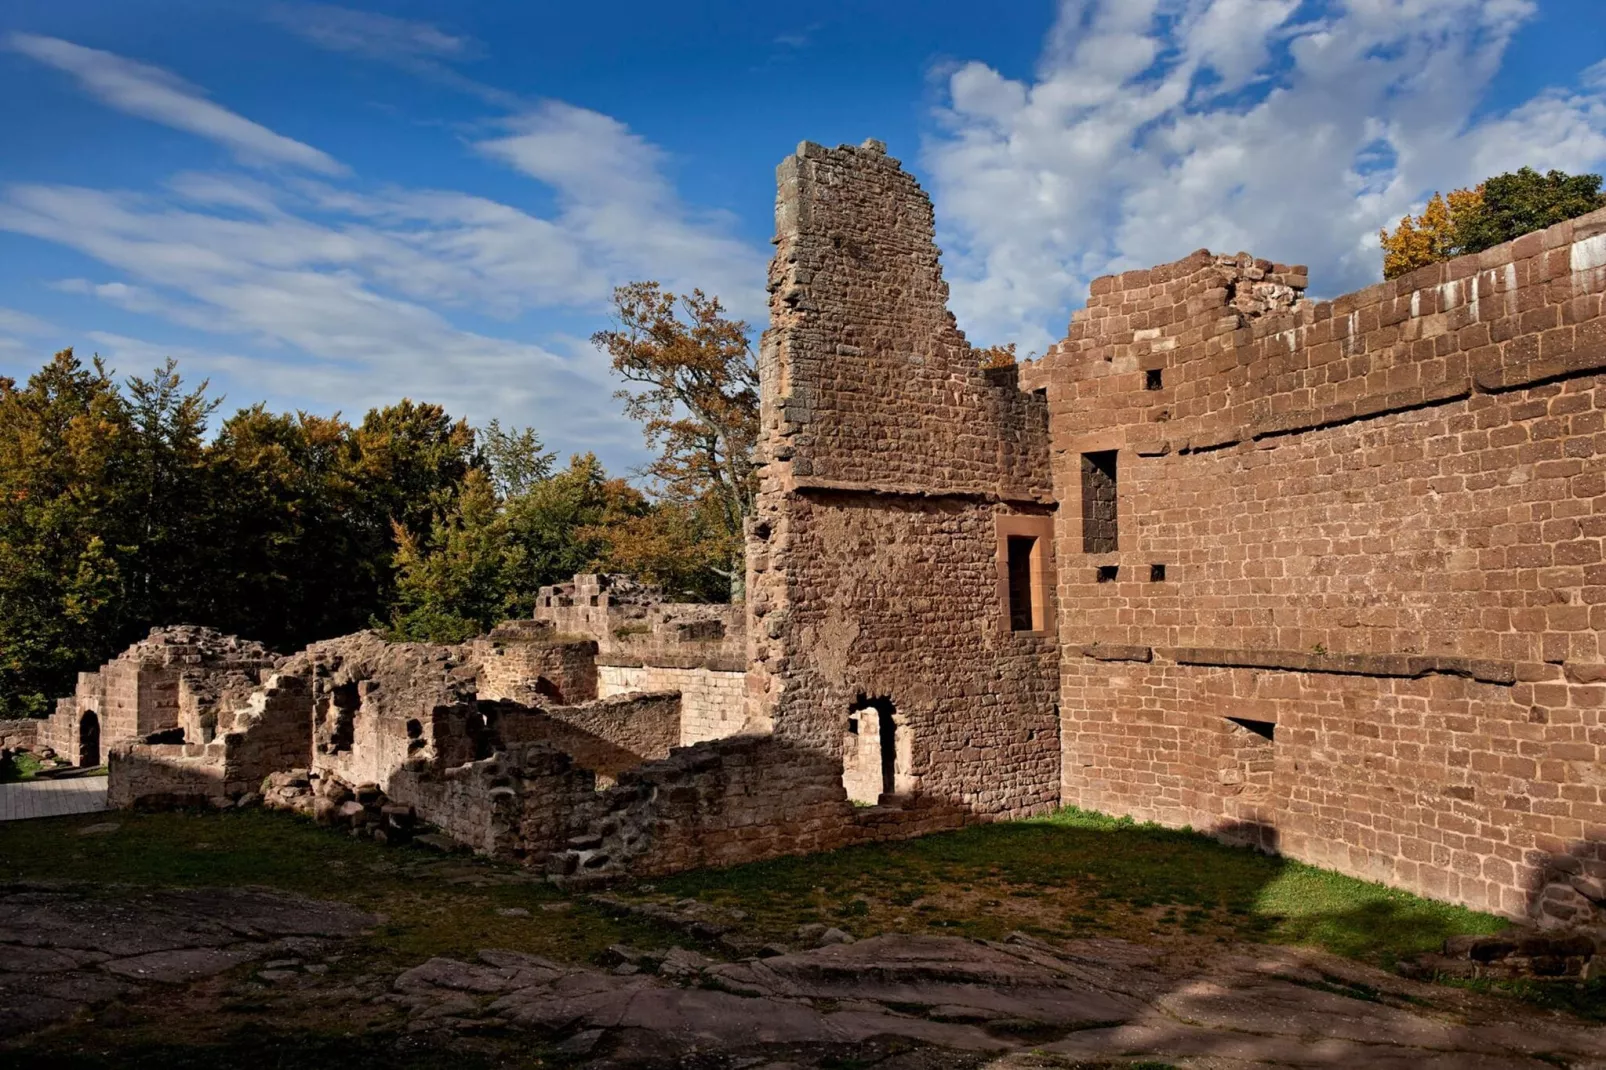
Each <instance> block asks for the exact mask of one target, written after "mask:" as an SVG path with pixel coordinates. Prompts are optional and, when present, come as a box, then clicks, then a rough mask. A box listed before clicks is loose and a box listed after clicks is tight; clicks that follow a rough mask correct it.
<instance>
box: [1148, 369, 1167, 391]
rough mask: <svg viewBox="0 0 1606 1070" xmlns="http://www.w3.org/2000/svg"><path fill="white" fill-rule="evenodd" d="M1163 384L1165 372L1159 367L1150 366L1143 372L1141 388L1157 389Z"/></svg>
mask: <svg viewBox="0 0 1606 1070" xmlns="http://www.w3.org/2000/svg"><path fill="white" fill-rule="evenodd" d="M1164 386H1165V372H1164V371H1163V370H1161V369H1160V368H1150V369H1149V370H1148V371H1146V372H1144V373H1143V389H1145V390H1159V389H1160V388H1162V387H1164Z"/></svg>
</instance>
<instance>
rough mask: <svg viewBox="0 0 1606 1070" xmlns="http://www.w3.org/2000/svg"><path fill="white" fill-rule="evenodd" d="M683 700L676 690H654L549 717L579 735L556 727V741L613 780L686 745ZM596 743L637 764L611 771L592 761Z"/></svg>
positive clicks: (557, 710)
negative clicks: (591, 746) (589, 750)
mask: <svg viewBox="0 0 1606 1070" xmlns="http://www.w3.org/2000/svg"><path fill="white" fill-rule="evenodd" d="M683 711H684V706H683V696H681V695H680V694H678V693H676V692H675V691H672V690H666V689H653V690H648V691H644V692H642V693H635V694H629V695H614V696H611V697H608V698H603V699H598V700H597V701H595V702H588V703H586V704H585V705H583V706H548V707H546V708H545V711H544V712H545V713H546V714H547V716H549V717H550V718H552V720H553V721H556V722H558V723H559V724H561V725H566V726H568V727H569V728H571V729H572V730H573V731H570V732H563V731H561V729H556V726H554V728H555V730H554V731H553V733H552V737H551V740H550V741H551V743H552V745H553V746H555V747H557V749H559V750H561V751H565V752H566V753H568V754H569V755H570V756H572V757H573V758H575V759H576V760H577V761H578V762H579V764H580V765H581V766H582V767H583V768H586V769H592V770H595V771H596V772H599V773H606V774H608V775H610V776H612V775H616V774H617V773H619V772H621V771H622V770H623V769H627V768H629V767H630V766H634V765H640V764H641V763H642V762H645V761H650V760H653V759H657V758H667V757H669V752H670V750H671V749H672V748H674V747H676V746H679V745H680V742H681V731H682V729H681V721H682V717H683ZM588 738H590V739H596V740H599V741H602V742H604V743H606V744H607V745H609V746H611V747H612V748H615V749H617V750H619V751H622V752H624V753H626V754H629V755H631V756H633V757H634V760H633V761H631V762H629V763H628V764H627V765H625V766H620V767H614V768H606V767H605V766H604V765H602V764H594V763H590V762H587V760H586V757H587V756H586V753H585V751H584V750H583V749H581V748H584V747H585V746H586V740H587V739H588Z"/></svg>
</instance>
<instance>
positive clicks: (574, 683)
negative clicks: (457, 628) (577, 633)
mask: <svg viewBox="0 0 1606 1070" xmlns="http://www.w3.org/2000/svg"><path fill="white" fill-rule="evenodd" d="M556 636H557V633H556V632H555V631H554V629H553V627H552V625H551V624H549V623H547V622H544V621H534V620H510V621H505V622H503V623H502V624H499V625H497V626H496V627H495V628H494V629H493V630H492V631H491V634H490V635H487V636H485V637H483V638H480V639H475V640H473V641H472V642H470V643H469V651H470V657H471V658H472V659H473V661H474V663H475V665H476V666H477V667H478V670H479V677H478V682H477V685H476V686H477V690H478V693H479V697H480V698H482V699H508V700H510V701H513V702H522V703H524V704H525V705H531V706H533V705H541V704H545V703H549V702H559V703H564V704H567V705H574V704H576V703H581V702H589V701H591V700H592V699H594V698H596V697H597V644H596V641H595V640H592V639H577V640H575V639H571V640H560V639H558V638H557V637H556Z"/></svg>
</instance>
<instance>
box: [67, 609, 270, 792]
mask: <svg viewBox="0 0 1606 1070" xmlns="http://www.w3.org/2000/svg"><path fill="white" fill-rule="evenodd" d="M278 660H279V659H278V657H277V656H276V655H274V654H273V652H272V651H270V650H268V649H267V648H266V647H264V646H262V644H260V643H255V642H252V641H250V640H246V639H240V638H237V637H235V636H232V635H224V634H222V633H221V632H217V631H215V630H213V629H211V628H200V627H195V626H193V625H175V626H172V627H166V628H152V629H151V632H150V635H149V636H147V637H146V638H144V639H141V640H140V641H139V642H137V643H135V644H133V645H132V646H130V647H129V648H128V649H127V650H125V651H123V652H122V653H121V654H119V655H118V656H117V657H116V658H114V659H112V660H111V661H109V662H107V663H106V664H105V665H103V666H101V667H100V669H99V670H97V671H96V672H83V673H79V674H78V684H77V687H76V688H75V689H74V692H73V694H72V696H71V697H68V698H62V699H58V700H57V702H56V709H55V712H54V713H53V714H52V715H51V716H50V718H49V723H48V725H47V726H46V728H45V729H44V743H45V745H46V746H49V747H51V748H52V749H54V750H55V751H56V753H57V754H58V755H59V756H60V757H62V758H65V759H67V760H69V761H73V762H76V761H77V760H78V757H79V746H78V745H79V728H80V725H81V723H82V722H83V719H84V717H85V716H86V715H87V714H89V713H93V714H94V715H95V717H96V719H97V721H98V723H99V728H100V748H101V754H102V755H104V754H105V753H106V752H107V751H108V750H109V749H110V748H111V747H113V746H116V745H119V744H123V743H133V742H136V741H138V740H139V739H141V738H142V737H144V736H147V735H150V734H152V733H155V732H161V731H166V730H170V729H176V728H186V725H188V726H189V727H193V728H195V729H197V730H198V729H199V728H200V724H201V720H202V714H203V713H204V714H206V715H208V716H214V715H215V713H216V707H217V703H218V701H219V700H220V699H222V698H223V697H224V696H227V697H228V699H230V700H235V699H238V698H240V697H242V696H243V695H244V694H245V693H247V692H248V691H249V690H250V688H251V687H253V686H255V681H257V680H259V679H260V678H261V676H262V674H263V673H265V672H268V671H271V670H272V668H273V667H274V666H275V665H276V664H277V663H278ZM183 688H187V689H188V690H187V691H183V692H182V694H181V689H183ZM184 696H187V701H188V703H189V705H188V706H186V705H185V697H184ZM186 711H187V713H186ZM186 732H187V739H188V740H189V741H190V742H198V741H199V738H198V736H196V735H194V734H193V733H189V731H188V729H187V728H186Z"/></svg>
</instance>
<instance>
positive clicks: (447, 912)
mask: <svg viewBox="0 0 1606 1070" xmlns="http://www.w3.org/2000/svg"><path fill="white" fill-rule="evenodd" d="M107 820H114V821H117V822H118V823H119V824H120V825H121V827H120V828H119V829H118V830H117V831H115V832H111V833H100V834H96V835H88V836H79V835H77V834H76V832H77V830H78V829H80V828H82V827H84V826H87V825H94V824H99V823H104V822H106V821H107ZM8 880H62V881H82V882H88V883H92V884H98V885H103V886H106V887H107V892H108V894H112V895H115V894H116V886H118V885H125V886H126V885H143V886H153V885H154V886H165V887H230V886H235V887H237V886H242V885H258V886H262V887H268V888H275V889H281V890H284V891H290V892H296V893H299V894H302V895H307V896H311V897H313V898H318V899H332V900H338V901H341V902H346V903H350V904H352V905H353V906H357V907H359V908H361V909H363V910H367V911H371V912H374V913H377V914H383V915H384V916H385V918H386V920H385V923H384V924H383V925H382V926H380V928H379V929H378V931H377V932H376V933H375V934H374V935H373V936H372V937H369V938H367V941H366V944H365V946H364V948H363V951H364V952H365V953H366V954H367V955H368V956H369V957H370V958H372V959H376V960H377V959H384V960H386V963H385V964H386V965H387V966H400V967H403V968H405V967H406V966H410V965H415V964H416V963H418V962H420V961H422V960H423V959H425V958H428V957H429V956H431V955H455V956H460V957H472V956H473V955H474V953H475V952H476V951H478V950H479V949H480V948H486V947H505V948H512V949H514V950H519V951H528V952H530V953H532V954H538V955H546V956H550V957H552V958H556V959H560V960H565V961H571V962H572V961H587V960H590V959H592V958H593V957H595V956H596V955H597V954H598V953H599V952H601V951H602V949H604V948H605V947H607V946H608V945H609V944H611V943H616V942H618V941H620V940H636V941H638V942H652V941H656V943H657V944H662V943H663V942H664V937H665V934H664V932H663V931H662V930H661V929H657V928H654V927H645V926H643V925H641V924H639V923H634V922H630V921H628V920H619V919H615V918H612V917H610V916H608V915H606V914H604V913H602V912H601V911H598V910H595V909H593V908H591V907H588V906H587V905H585V904H584V903H572V904H569V905H568V906H567V907H565V909H563V910H561V911H553V910H543V909H541V908H542V907H543V906H544V905H545V906H552V905H555V904H558V902H559V901H560V900H561V899H562V896H560V895H559V894H558V892H556V891H555V890H554V889H552V888H551V887H550V886H549V885H548V884H547V883H546V882H545V881H544V880H542V879H541V878H540V876H539V874H536V873H533V872H530V871H527V870H523V869H520V868H519V867H517V866H508V865H502V864H497V863H492V862H487V861H484V860H481V859H475V858H472V857H469V856H466V855H452V856H442V855H440V854H438V853H436V852H433V851H428V850H425V849H423V848H386V847H381V846H379V845H377V844H375V843H373V842H371V841H367V840H357V839H353V838H352V837H350V836H348V835H343V834H340V833H337V832H334V831H331V830H329V829H325V828H320V827H318V826H315V825H313V824H312V823H311V822H310V821H306V820H303V819H301V818H296V817H292V816H290V815H287V814H279V813H270V812H266V811H262V810H244V811H238V810H236V811H228V812H224V813H184V812H179V813H156V814H143V813H131V812H122V813H118V814H115V815H107V814H104V813H99V814H84V815H81V816H78V817H67V818H54V819H50V820H44V821H8V822H5V823H3V824H0V882H3V881H8ZM507 907H522V908H524V909H526V910H528V911H529V912H530V916H529V917H527V918H526V917H505V916H502V915H500V914H498V913H497V911H498V910H499V909H502V908H507ZM373 964H374V965H376V966H377V965H379V963H378V962H377V961H375V962H374V963H373Z"/></svg>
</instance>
